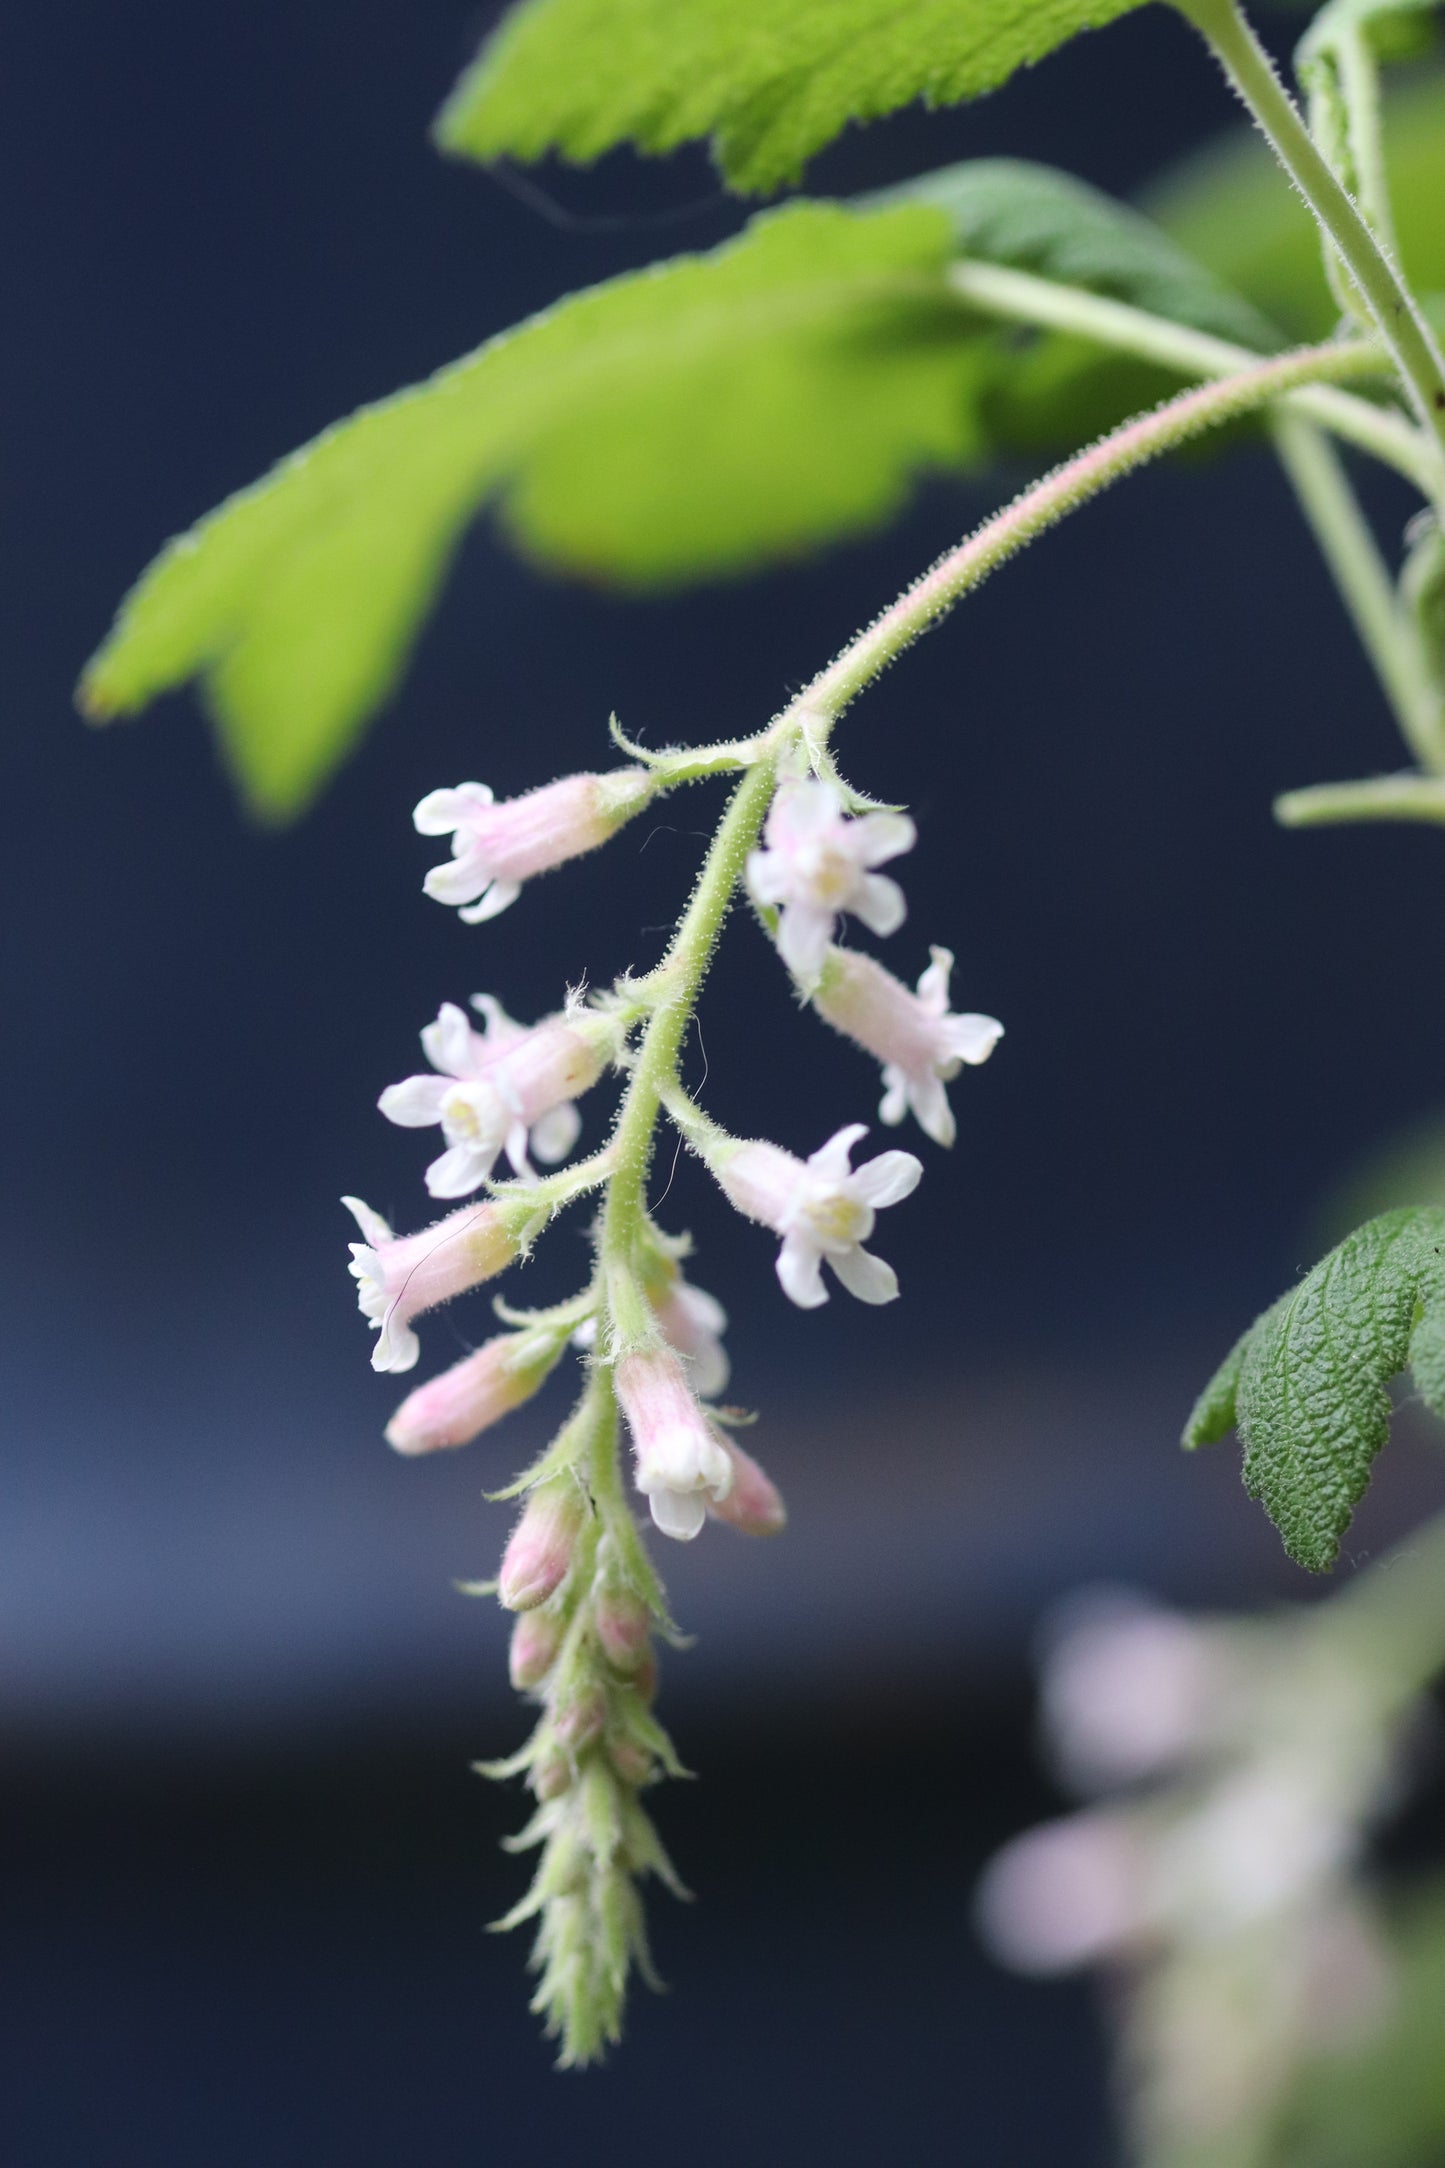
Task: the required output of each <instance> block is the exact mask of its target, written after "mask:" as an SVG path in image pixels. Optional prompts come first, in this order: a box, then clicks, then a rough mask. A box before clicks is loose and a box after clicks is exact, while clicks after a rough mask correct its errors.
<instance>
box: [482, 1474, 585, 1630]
mask: <svg viewBox="0 0 1445 2168" xmlns="http://www.w3.org/2000/svg"><path fill="white" fill-rule="evenodd" d="M582 1510H583V1508H582V1498H581V1494H580V1493H579V1491H578V1489H577V1485H576V1484H575V1483H574V1482H573V1480H572V1478H571V1476H559V1477H557V1478H555V1479H554V1480H553V1481H552V1482H550V1483H542V1484H539V1485H538V1487H537V1489H536V1490H534V1491H533V1492H532V1494H531V1496H530V1497H529V1498H528V1500H527V1509H526V1511H525V1512H524V1513H523V1515H522V1518H521V1519H520V1520H519V1521H518V1523H517V1525H516V1527H515V1528H514V1529H513V1530H512V1533H511V1536H510V1537H509V1539H508V1542H507V1548H506V1550H505V1551H504V1552H503V1553H502V1570H501V1573H500V1575H499V1576H498V1580H497V1601H498V1602H499V1603H500V1604H501V1605H502V1606H503V1607H504V1609H506V1610H508V1611H533V1610H535V1609H536V1607H537V1605H538V1604H539V1603H545V1602H546V1601H547V1598H548V1597H549V1596H554V1595H555V1594H556V1592H557V1590H558V1589H559V1588H560V1587H561V1586H562V1583H563V1581H564V1580H565V1579H566V1578H567V1573H568V1569H569V1568H570V1566H571V1564H572V1557H573V1553H574V1551H575V1550H576V1547H577V1532H578V1530H579V1529H580V1528H581V1526H582Z"/></svg>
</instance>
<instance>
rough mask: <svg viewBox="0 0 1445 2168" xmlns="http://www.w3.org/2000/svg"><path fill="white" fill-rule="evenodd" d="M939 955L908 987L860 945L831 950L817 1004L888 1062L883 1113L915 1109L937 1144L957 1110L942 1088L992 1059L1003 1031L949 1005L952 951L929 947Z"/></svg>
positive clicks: (892, 1116)
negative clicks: (961, 1071)
mask: <svg viewBox="0 0 1445 2168" xmlns="http://www.w3.org/2000/svg"><path fill="white" fill-rule="evenodd" d="M929 954H930V955H931V957H932V958H933V961H932V962H931V963H930V965H929V966H928V969H927V970H926V971H925V972H924V974H923V976H922V978H921V979H920V980H919V981H918V991H917V993H910V992H909V990H908V988H907V987H906V986H905V985H903V983H902V981H901V980H899V979H895V978H894V976H893V974H892V972H891V971H885V970H884V968H883V966H882V965H881V964H878V963H875V962H874V961H873V958H872V957H871V956H861V955H859V954H858V953H857V951H856V950H854V949H839V948H834V949H829V951H828V954H827V956H826V958H825V960H824V963H823V967H822V974H821V977H820V979H819V982H818V988H817V992H816V993H815V994H814V996H813V1006H814V1008H815V1009H816V1010H817V1011H818V1014H819V1015H820V1016H822V1017H825V1018H826V1019H827V1021H828V1022H829V1023H830V1024H831V1025H832V1026H833V1028H834V1030H835V1031H841V1032H842V1033H843V1034H844V1035H845V1037H847V1038H849V1039H852V1040H854V1041H855V1042H856V1044H857V1045H859V1046H861V1047H862V1048H864V1050H865V1051H866V1052H867V1053H869V1054H872V1055H874V1056H875V1057H876V1059H877V1060H879V1061H881V1062H882V1064H883V1102H882V1105H881V1106H880V1107H879V1109H878V1114H879V1118H880V1120H882V1121H885V1122H888V1123H889V1124H890V1125H896V1124H897V1123H899V1122H901V1121H902V1120H903V1118H904V1116H905V1114H907V1113H908V1112H909V1110H910V1109H911V1110H912V1112H913V1113H914V1114H915V1115H916V1116H917V1118H918V1124H919V1127H920V1128H921V1129H922V1130H923V1132H924V1134H925V1135H926V1136H930V1137H932V1139H933V1141H934V1143H935V1144H952V1142H953V1140H954V1135H955V1128H954V1120H953V1109H952V1107H950V1105H949V1103H948V1094H947V1092H946V1091H945V1090H944V1085H945V1084H947V1083H948V1082H949V1081H950V1080H951V1079H952V1078H953V1077H956V1076H957V1074H958V1072H959V1069H960V1068H961V1067H962V1066H963V1064H964V1063H965V1062H967V1063H968V1064H969V1066H970V1067H976V1066H977V1065H978V1064H979V1063H980V1062H985V1061H987V1060H988V1057H989V1055H990V1054H991V1053H992V1052H993V1050H994V1048H995V1047H996V1046H997V1045H998V1042H999V1040H1000V1039H1001V1038H1002V1037H1003V1025H1002V1024H1001V1023H1000V1022H999V1020H998V1018H997V1017H996V1016H979V1015H975V1014H973V1013H971V1012H965V1013H964V1014H962V1015H959V1016H954V1015H952V1014H950V1011H949V1007H948V979H949V973H950V972H951V971H952V969H953V956H952V953H951V952H950V951H949V950H948V949H946V948H933V949H930V951H929Z"/></svg>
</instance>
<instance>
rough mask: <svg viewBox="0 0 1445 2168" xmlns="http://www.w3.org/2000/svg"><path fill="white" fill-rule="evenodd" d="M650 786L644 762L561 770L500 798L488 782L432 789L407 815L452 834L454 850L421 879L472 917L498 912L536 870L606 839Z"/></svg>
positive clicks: (430, 831) (421, 829)
mask: <svg viewBox="0 0 1445 2168" xmlns="http://www.w3.org/2000/svg"><path fill="white" fill-rule="evenodd" d="M652 789H653V783H652V778H651V776H650V775H649V774H648V773H647V771H646V769H645V768H618V769H614V770H613V771H612V773H611V774H609V775H567V776H563V777H562V779H561V781H560V782H557V783H547V784H544V785H543V787H542V788H541V789H540V790H529V791H527V792H525V793H524V794H523V796H522V797H520V798H507V799H504V800H503V801H502V803H501V804H500V805H498V804H497V803H496V801H495V800H494V798H493V796H492V793H491V791H490V790H489V789H488V788H487V786H486V784H485V783H459V784H458V785H457V788H456V789H455V790H434V791H431V792H430V793H429V794H428V795H427V796H426V797H425V798H423V799H422V801H421V804H420V805H419V806H418V807H417V809H416V812H415V813H414V815H413V816H412V817H413V819H414V821H415V823H416V827H417V830H418V833H419V834H421V835H424V836H444V835H450V836H451V839H452V856H451V861H450V863H449V864H444V865H440V866H434V867H433V868H432V870H431V872H430V873H429V874H428V875H427V877H426V880H425V881H424V882H423V884H422V885H423V887H424V888H425V890H426V893H427V894H428V895H429V896H432V897H434V898H435V899H436V901H437V902H438V903H448V904H457V905H459V906H460V905H468V906H470V908H468V909H465V910H463V911H462V914H461V915H462V917H463V918H464V919H465V920H466V921H467V923H468V924H469V925H473V926H474V925H476V924H478V923H479V922H480V921H481V920H482V919H486V918H495V917H496V915H497V913H498V912H499V911H505V910H506V908H507V905H508V904H509V903H512V902H514V901H515V900H516V898H517V896H518V895H519V894H520V892H521V887H522V883H523V882H524V881H527V880H530V879H531V878H532V876H533V875H534V874H537V873H546V872H548V871H549V870H550V869H551V868H552V867H553V866H560V865H562V864H563V863H564V862H565V861H566V860H567V859H569V858H576V857H578V856H579V855H580V853H581V852H583V851H591V850H595V849H596V847H597V845H598V844H599V843H605V842H606V841H607V838H608V837H609V836H610V835H612V834H613V833H614V831H615V830H616V829H618V828H620V827H621V825H622V823H623V822H624V821H625V820H627V819H628V818H629V817H630V816H631V815H632V814H633V813H636V812H637V811H638V810H639V808H640V807H641V806H642V805H644V804H645V803H646V801H647V799H648V798H649V797H650V796H651V794H652ZM473 899H476V900H475V901H474V900H473Z"/></svg>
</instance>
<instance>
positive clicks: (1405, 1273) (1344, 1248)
mask: <svg viewBox="0 0 1445 2168" xmlns="http://www.w3.org/2000/svg"><path fill="white" fill-rule="evenodd" d="M1442 1247H1445V1210H1441V1209H1439V1208H1438V1207H1434V1208H1424V1209H1422V1208H1410V1209H1407V1210H1405V1211H1401V1212H1389V1213H1386V1214H1385V1215H1383V1217H1381V1218H1379V1219H1374V1220H1370V1221H1368V1222H1367V1223H1366V1225H1365V1226H1363V1227H1360V1228H1357V1229H1356V1231H1355V1232H1354V1234H1352V1235H1349V1236H1348V1237H1347V1238H1346V1239H1345V1241H1343V1242H1342V1243H1340V1245H1339V1247H1338V1248H1337V1249H1333V1250H1331V1251H1330V1253H1329V1255H1328V1256H1327V1257H1324V1258H1322V1259H1321V1260H1320V1262H1319V1264H1317V1265H1316V1266H1315V1268H1314V1270H1313V1271H1312V1272H1309V1273H1307V1274H1306V1275H1305V1277H1304V1279H1303V1280H1301V1282H1300V1284H1299V1286H1298V1287H1296V1288H1295V1289H1294V1290H1293V1292H1292V1293H1290V1294H1288V1295H1285V1296H1282V1297H1281V1299H1280V1300H1279V1301H1278V1302H1276V1303H1275V1304H1274V1305H1273V1306H1272V1307H1271V1308H1270V1309H1268V1310H1266V1311H1265V1313H1264V1315H1263V1316H1262V1317H1260V1318H1257V1319H1256V1321H1255V1323H1254V1324H1253V1325H1252V1326H1251V1327H1250V1329H1249V1331H1248V1332H1247V1333H1245V1335H1244V1336H1243V1338H1242V1339H1241V1340H1240V1341H1238V1342H1237V1343H1236V1344H1235V1346H1234V1347H1233V1348H1232V1349H1231V1350H1230V1352H1229V1354H1228V1355H1227V1356H1226V1358H1225V1360H1224V1362H1223V1363H1222V1364H1221V1366H1220V1368H1219V1370H1218V1371H1217V1372H1216V1374H1215V1376H1214V1377H1213V1378H1212V1379H1211V1380H1210V1382H1209V1384H1208V1385H1207V1386H1206V1387H1205V1389H1204V1392H1203V1393H1202V1394H1201V1396H1200V1399H1199V1401H1198V1403H1197V1405H1196V1406H1195V1409H1194V1411H1193V1413H1192V1415H1191V1416H1190V1418H1189V1422H1188V1424H1187V1426H1186V1428H1185V1432H1184V1443H1185V1445H1186V1446H1190V1447H1193V1446H1199V1445H1213V1444H1215V1443H1217V1442H1218V1440H1219V1439H1221V1438H1223V1437H1224V1436H1226V1435H1227V1433H1228V1432H1229V1431H1230V1430H1231V1429H1235V1428H1237V1429H1238V1431H1239V1436H1240V1439H1241V1442H1242V1443H1243V1446H1244V1483H1245V1488H1246V1490H1247V1491H1248V1492H1249V1494H1250V1496H1251V1497H1252V1498H1258V1499H1259V1500H1260V1501H1261V1502H1262V1503H1263V1505H1264V1508H1265V1511H1266V1512H1267V1513H1268V1514H1269V1517H1270V1519H1271V1520H1272V1521H1273V1522H1274V1525H1275V1527H1276V1528H1277V1529H1278V1530H1279V1532H1280V1534H1281V1536H1282V1537H1283V1538H1284V1546H1285V1549H1286V1550H1287V1551H1288V1552H1289V1554H1290V1556H1291V1558H1293V1559H1295V1560H1296V1561H1297V1563H1298V1564H1300V1565H1301V1566H1307V1567H1309V1568H1310V1570H1311V1571H1312V1572H1315V1573H1322V1572H1324V1571H1325V1569H1326V1568H1327V1567H1329V1566H1331V1565H1333V1563H1334V1561H1335V1559H1336V1557H1337V1556H1338V1553H1339V1548H1340V1541H1341V1538H1342V1537H1343V1535H1344V1533H1345V1530H1346V1529H1347V1528H1348V1527H1349V1524H1350V1516H1351V1514H1352V1512H1353V1510H1354V1508H1355V1506H1356V1505H1357V1504H1358V1503H1359V1501H1360V1499H1361V1498H1362V1497H1363V1496H1364V1493H1365V1488H1366V1485H1367V1484H1368V1482H1369V1480H1370V1469H1371V1466H1372V1464H1373V1462H1374V1458H1375V1455H1376V1454H1377V1453H1378V1452H1379V1450H1380V1448H1381V1447H1382V1446H1383V1445H1384V1443H1385V1441H1386V1439H1387V1438H1388V1436H1389V1433H1390V1396H1389V1393H1388V1391H1387V1390H1386V1388H1387V1387H1388V1385H1389V1383H1390V1380H1391V1379H1392V1378H1393V1377H1395V1376H1397V1375H1398V1373H1399V1372H1400V1371H1401V1370H1403V1369H1404V1368H1405V1365H1406V1363H1407V1362H1408V1363H1409V1365H1410V1367H1411V1369H1412V1371H1413V1373H1414V1379H1415V1384H1416V1387H1417V1388H1418V1390H1419V1392H1420V1394H1421V1396H1422V1398H1423V1399H1424V1401H1425V1403H1426V1405H1427V1406H1429V1407H1431V1408H1434V1409H1436V1411H1437V1412H1441V1413H1445V1257H1442Z"/></svg>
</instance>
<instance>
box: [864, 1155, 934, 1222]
mask: <svg viewBox="0 0 1445 2168" xmlns="http://www.w3.org/2000/svg"><path fill="white" fill-rule="evenodd" d="M922 1180H923V1162H922V1160H921V1159H915V1158H914V1156H913V1154H912V1153H911V1152H880V1153H879V1154H878V1157H877V1158H876V1159H869V1160H865V1161H864V1163H863V1165H862V1166H861V1167H859V1168H858V1169H857V1170H856V1172H855V1173H854V1174H853V1175H852V1177H851V1178H850V1180H849V1183H848V1194H849V1195H850V1196H851V1197H856V1198H857V1199H858V1201H859V1202H860V1203H862V1204H870V1205H872V1207H873V1209H874V1211H875V1212H881V1211H882V1210H883V1208H884V1206H885V1205H890V1204H901V1203H902V1201H903V1199H904V1198H905V1197H911V1196H912V1195H913V1192H914V1191H915V1190H916V1189H917V1187H918V1185H919V1183H920V1182H921V1181H922Z"/></svg>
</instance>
